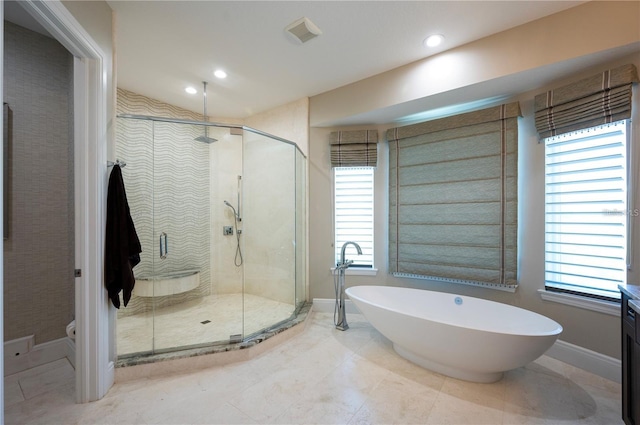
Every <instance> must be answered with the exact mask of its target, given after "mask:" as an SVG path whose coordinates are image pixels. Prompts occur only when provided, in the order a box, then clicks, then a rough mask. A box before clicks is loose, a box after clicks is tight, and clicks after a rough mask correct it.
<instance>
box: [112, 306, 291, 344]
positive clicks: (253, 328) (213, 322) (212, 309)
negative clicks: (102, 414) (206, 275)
mask: <svg viewBox="0 0 640 425" xmlns="http://www.w3.org/2000/svg"><path fill="white" fill-rule="evenodd" d="M293 311H294V306H293V304H286V303H282V302H278V301H274V300H270V299H268V298H263V297H259V296H255V295H251V294H221V295H209V296H207V297H202V298H198V299H196V300H191V301H186V302H183V303H180V304H175V305H172V306H168V307H164V308H161V309H159V310H158V311H156V312H155V314H153V313H152V312H148V313H141V314H135V315H132V316H125V317H121V318H118V322H117V349H118V355H120V356H122V355H127V354H132V353H138V352H145V351H151V349H152V348H153V344H154V343H155V349H157V350H158V349H166V348H173V347H184V346H189V345H195V344H205V343H210V342H213V341H227V340H229V336H230V335H234V334H244V335H250V334H252V333H254V332H258V331H260V330H262V329H264V328H266V327H268V326H271V325H273V324H275V323H278V322H280V321H282V320H285V319H288V318H289V317H291V315H292V314H293ZM203 322H204V323H203ZM154 338H155V339H154Z"/></svg>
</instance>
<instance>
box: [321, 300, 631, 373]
mask: <svg viewBox="0 0 640 425" xmlns="http://www.w3.org/2000/svg"><path fill="white" fill-rule="evenodd" d="M345 306H346V309H347V314H354V313H359V311H358V309H357V308H356V306H355V305H354V304H353V302H352V301H351V300H345ZM334 307H335V300H333V299H327V298H314V299H313V311H316V312H319V313H333V310H334ZM545 354H546V355H547V356H549V357H553V358H554V359H557V360H560V361H562V362H565V363H567V364H570V365H571V366H575V367H578V368H580V369H584V370H586V371H587V372H591V373H593V374H595V375H598V376H601V377H603V378H606V379H609V380H611V381H614V382H621V380H622V362H621V361H620V360H618V359H615V358H613V357H609V356H606V355H604V354H600V353H597V352H595V351H591V350H589V349H587V348H583V347H580V346H578V345H574V344H570V343H568V342H565V341H561V340H557V341H556V342H555V344H554V345H553V346H552V347H551V348H550V349H549V350H548V351H547V352H546V353H545Z"/></svg>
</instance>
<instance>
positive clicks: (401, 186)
mask: <svg viewBox="0 0 640 425" xmlns="http://www.w3.org/2000/svg"><path fill="white" fill-rule="evenodd" d="M518 116H520V105H519V104H518V103H517V102H516V103H510V104H505V105H501V106H497V107H493V108H488V109H483V110H480V111H475V112H470V113H466V114H460V115H456V116H452V117H447V118H442V119H438V120H433V121H427V122H423V123H420V124H414V125H411V126H406V127H399V128H392V129H390V130H388V131H387V135H386V136H387V140H388V141H389V267H390V271H391V272H392V273H393V274H394V275H396V276H403V277H417V278H429V279H436V280H444V281H452V282H457V283H465V284H479V285H484V286H495V287H499V288H500V289H503V288H506V287H512V286H515V285H517V274H518V272H517V264H518V261H517V259H518V255H517V216H518V214H517V197H518V188H517V181H518V175H517V163H518V119H517V117H518Z"/></svg>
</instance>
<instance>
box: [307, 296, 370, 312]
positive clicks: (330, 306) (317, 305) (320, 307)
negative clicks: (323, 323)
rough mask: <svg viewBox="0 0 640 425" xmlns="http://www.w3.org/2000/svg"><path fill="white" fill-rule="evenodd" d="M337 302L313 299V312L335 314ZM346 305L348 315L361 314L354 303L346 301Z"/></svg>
mask: <svg viewBox="0 0 640 425" xmlns="http://www.w3.org/2000/svg"><path fill="white" fill-rule="evenodd" d="M335 305H336V300H334V299H328V298H314V299H313V311H315V312H317V313H333V310H334V309H335ZM344 305H345V308H346V310H347V314H359V313H360V312H359V311H358V308H357V307H356V306H355V304H354V303H353V301H351V300H344Z"/></svg>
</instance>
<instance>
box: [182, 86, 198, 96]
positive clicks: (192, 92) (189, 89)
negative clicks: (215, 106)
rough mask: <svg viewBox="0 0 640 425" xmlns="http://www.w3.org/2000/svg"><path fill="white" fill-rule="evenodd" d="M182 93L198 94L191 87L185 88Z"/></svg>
mask: <svg viewBox="0 0 640 425" xmlns="http://www.w3.org/2000/svg"><path fill="white" fill-rule="evenodd" d="M184 91H186V92H187V93H189V94H196V93H198V90H196V89H194V88H193V87H187V88H186V89H184Z"/></svg>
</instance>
